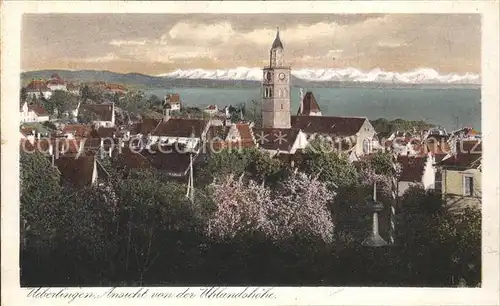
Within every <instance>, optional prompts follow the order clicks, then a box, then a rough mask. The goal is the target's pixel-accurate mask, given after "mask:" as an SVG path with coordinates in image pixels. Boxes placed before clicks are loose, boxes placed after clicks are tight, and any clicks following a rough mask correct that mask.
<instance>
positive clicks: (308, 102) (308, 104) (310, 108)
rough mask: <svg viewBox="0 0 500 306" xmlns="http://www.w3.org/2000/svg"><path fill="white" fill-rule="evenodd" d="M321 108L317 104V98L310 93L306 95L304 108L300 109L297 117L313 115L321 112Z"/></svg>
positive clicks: (303, 101) (303, 102) (303, 103)
mask: <svg viewBox="0 0 500 306" xmlns="http://www.w3.org/2000/svg"><path fill="white" fill-rule="evenodd" d="M320 111H321V110H320V108H319V105H318V103H317V102H316V98H314V95H313V93H312V92H310V91H308V92H307V93H306V94H305V95H304V99H303V100H302V107H301V108H299V111H298V113H297V115H309V114H311V113H317V112H320Z"/></svg>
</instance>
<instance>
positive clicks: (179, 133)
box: [151, 118, 209, 138]
mask: <svg viewBox="0 0 500 306" xmlns="http://www.w3.org/2000/svg"><path fill="white" fill-rule="evenodd" d="M208 123H209V121H208V120H201V119H182V118H171V119H169V120H168V121H165V122H161V123H160V124H158V126H157V127H156V129H155V130H154V131H153V132H152V133H151V134H152V135H153V136H168V137H192V136H194V137H197V138H201V137H202V134H203V132H204V131H205V128H206V127H207V125H208Z"/></svg>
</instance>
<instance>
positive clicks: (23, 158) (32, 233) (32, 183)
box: [19, 151, 61, 251]
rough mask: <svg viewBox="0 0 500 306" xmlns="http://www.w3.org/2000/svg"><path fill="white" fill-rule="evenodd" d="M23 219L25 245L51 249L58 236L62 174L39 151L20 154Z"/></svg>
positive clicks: (22, 235)
mask: <svg viewBox="0 0 500 306" xmlns="http://www.w3.org/2000/svg"><path fill="white" fill-rule="evenodd" d="M19 165H20V180H19V182H20V184H19V188H20V189H19V193H20V203H21V209H20V218H21V237H22V238H23V242H24V243H23V245H25V246H28V245H30V246H34V247H35V248H37V249H38V250H47V251H48V250H49V249H50V248H51V245H52V243H53V238H54V236H55V234H56V229H57V226H56V223H57V218H52V217H51V216H57V214H58V212H60V210H59V209H60V207H59V206H58V202H59V199H60V195H61V187H60V186H59V173H58V172H57V170H56V169H55V168H53V167H52V166H51V164H50V162H49V159H48V158H47V157H46V156H45V155H43V154H42V153H39V152H32V153H29V152H26V151H21V154H20V164H19Z"/></svg>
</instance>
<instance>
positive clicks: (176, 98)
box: [165, 93, 181, 104]
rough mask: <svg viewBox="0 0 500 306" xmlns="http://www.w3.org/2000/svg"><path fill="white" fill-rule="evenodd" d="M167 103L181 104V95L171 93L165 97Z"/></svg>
mask: <svg viewBox="0 0 500 306" xmlns="http://www.w3.org/2000/svg"><path fill="white" fill-rule="evenodd" d="M165 102H166V103H167V104H177V103H180V102H181V95H180V94H178V93H171V94H168V95H166V96H165Z"/></svg>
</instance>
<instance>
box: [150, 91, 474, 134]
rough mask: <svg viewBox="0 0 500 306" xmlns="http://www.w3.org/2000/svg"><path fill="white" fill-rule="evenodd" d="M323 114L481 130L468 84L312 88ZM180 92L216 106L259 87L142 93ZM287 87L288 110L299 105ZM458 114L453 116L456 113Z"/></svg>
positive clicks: (188, 99) (241, 99)
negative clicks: (422, 121) (289, 104)
mask: <svg viewBox="0 0 500 306" xmlns="http://www.w3.org/2000/svg"><path fill="white" fill-rule="evenodd" d="M311 91H312V92H313V94H314V96H315V97H316V101H317V102H318V104H319V106H320V108H321V111H322V113H323V115H324V116H365V117H368V119H370V120H373V119H377V118H386V119H388V120H393V119H397V118H401V119H405V120H424V121H426V122H430V123H433V124H437V125H441V126H444V127H445V128H446V129H447V130H453V129H455V128H456V127H457V120H458V125H459V126H460V127H462V126H470V127H473V128H475V129H477V130H481V90H480V89H479V88H478V89H471V88H447V89H437V88H367V87H365V88H362V87H360V88H313V89H312V90H311ZM168 92H177V93H179V94H180V95H181V98H182V100H183V103H184V105H186V106H200V107H202V106H207V105H209V104H216V105H217V106H218V107H224V106H226V105H238V104H240V103H247V105H249V104H250V103H251V101H252V100H257V101H260V88H259V87H257V88H229V89H228V88H174V89H168V90H167V89H152V90H146V91H145V93H146V95H153V94H154V95H156V96H158V97H160V98H162V97H164V96H165V94H166V93H168ZM299 100H300V99H299V89H298V88H292V110H293V112H294V113H295V112H296V111H297V109H298V107H299ZM457 118H458V119H457Z"/></svg>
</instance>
